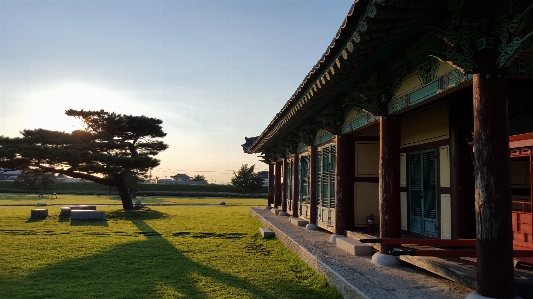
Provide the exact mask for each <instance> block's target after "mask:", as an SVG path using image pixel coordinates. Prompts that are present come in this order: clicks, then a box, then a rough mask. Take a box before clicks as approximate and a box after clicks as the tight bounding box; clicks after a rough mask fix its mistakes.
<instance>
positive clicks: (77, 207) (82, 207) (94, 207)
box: [68, 205, 96, 211]
mask: <svg viewBox="0 0 533 299" xmlns="http://www.w3.org/2000/svg"><path fill="white" fill-rule="evenodd" d="M68 207H69V208H70V209H71V210H93V211H94V210H96V206H89V205H75V206H68Z"/></svg>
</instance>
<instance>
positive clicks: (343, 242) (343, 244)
mask: <svg viewBox="0 0 533 299" xmlns="http://www.w3.org/2000/svg"><path fill="white" fill-rule="evenodd" d="M336 244H337V247H338V248H340V249H342V250H344V251H347V252H348V253H350V254H353V255H367V256H370V255H372V248H373V247H372V246H371V245H368V244H365V243H361V242H359V241H358V240H355V239H352V238H347V237H338V238H336Z"/></svg>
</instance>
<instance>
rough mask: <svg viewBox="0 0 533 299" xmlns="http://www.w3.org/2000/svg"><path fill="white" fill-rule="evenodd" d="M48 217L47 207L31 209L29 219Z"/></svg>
mask: <svg viewBox="0 0 533 299" xmlns="http://www.w3.org/2000/svg"><path fill="white" fill-rule="evenodd" d="M46 217H48V209H33V210H31V219H40V218H46Z"/></svg>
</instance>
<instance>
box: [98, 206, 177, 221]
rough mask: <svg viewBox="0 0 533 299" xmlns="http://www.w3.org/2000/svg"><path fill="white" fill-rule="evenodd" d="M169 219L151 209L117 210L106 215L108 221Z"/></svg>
mask: <svg viewBox="0 0 533 299" xmlns="http://www.w3.org/2000/svg"><path fill="white" fill-rule="evenodd" d="M165 217H167V215H166V214H165V213H162V212H159V211H156V210H152V209H150V208H142V209H140V210H132V211H125V210H116V211H112V212H107V213H106V219H108V220H154V219H162V218H165Z"/></svg>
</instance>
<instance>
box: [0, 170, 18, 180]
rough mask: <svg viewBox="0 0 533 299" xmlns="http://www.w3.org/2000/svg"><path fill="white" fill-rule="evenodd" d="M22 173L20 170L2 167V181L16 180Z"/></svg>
mask: <svg viewBox="0 0 533 299" xmlns="http://www.w3.org/2000/svg"><path fill="white" fill-rule="evenodd" d="M19 175H20V170H9V169H5V168H0V181H14V180H16V179H17V177H18V176H19Z"/></svg>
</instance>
